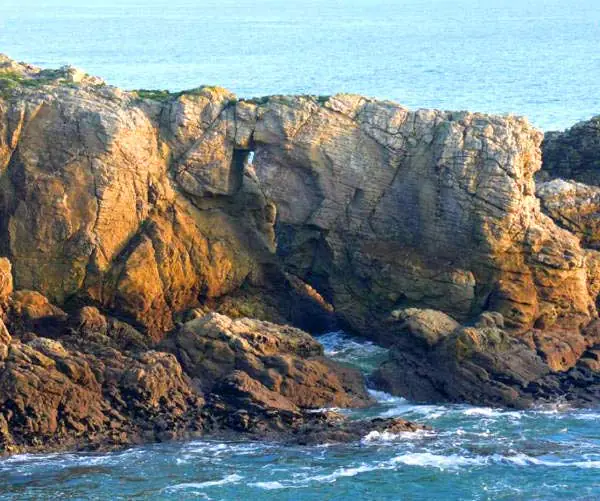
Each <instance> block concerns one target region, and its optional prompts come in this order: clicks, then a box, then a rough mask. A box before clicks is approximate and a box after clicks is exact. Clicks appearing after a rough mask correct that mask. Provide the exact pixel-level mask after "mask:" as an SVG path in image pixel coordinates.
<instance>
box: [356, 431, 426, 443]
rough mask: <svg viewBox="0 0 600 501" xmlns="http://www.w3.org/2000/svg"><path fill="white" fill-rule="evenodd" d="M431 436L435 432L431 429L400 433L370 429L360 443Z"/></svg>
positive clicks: (419, 438)
mask: <svg viewBox="0 0 600 501" xmlns="http://www.w3.org/2000/svg"><path fill="white" fill-rule="evenodd" d="M433 436H435V432H433V431H431V430H417V431H404V432H400V433H391V432H389V431H382V432H380V431H371V432H369V433H367V434H366V435H365V436H364V437H363V438H362V440H361V443H363V444H369V443H388V442H397V441H402V440H421V439H423V438H428V437H433Z"/></svg>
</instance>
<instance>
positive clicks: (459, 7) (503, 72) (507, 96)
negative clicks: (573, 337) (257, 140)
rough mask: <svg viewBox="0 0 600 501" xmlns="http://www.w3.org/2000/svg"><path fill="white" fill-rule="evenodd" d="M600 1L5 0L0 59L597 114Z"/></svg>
mask: <svg viewBox="0 0 600 501" xmlns="http://www.w3.org/2000/svg"><path fill="white" fill-rule="evenodd" d="M599 47H600V2H599V1H598V0H568V1H565V0H295V1H285V0H168V1H167V0H85V1H84V0H0V52H5V53H7V54H8V55H10V56H11V57H13V58H15V59H19V60H25V61H28V62H30V63H34V64H37V65H40V66H43V67H56V66H58V65H62V64H73V65H76V66H78V67H81V68H83V69H85V70H86V71H88V72H89V73H92V74H96V75H99V76H102V77H103V78H105V79H106V80H107V81H108V82H109V83H112V84H115V85H118V86H121V87H124V88H166V89H171V90H181V89H184V88H190V87H195V86H198V85H200V84H212V85H221V86H223V87H227V88H229V89H231V90H233V91H234V92H236V93H237V94H238V95H239V96H242V97H251V96H258V95H265V94H277V93H279V94H283V93H301V94H303V93H311V94H331V93H336V92H355V93H360V94H365V95H368V96H373V97H378V98H385V99H392V100H395V101H397V102H399V103H401V104H404V105H406V106H408V107H411V108H420V107H436V108H442V109H451V110H457V109H458V110H460V109H468V110H474V111H483V112H493V113H515V114H519V115H526V116H528V117H529V118H530V120H531V121H532V123H534V124H535V125H536V126H538V127H540V128H542V129H544V130H550V129H557V128H565V127H567V126H570V125H572V124H573V123H575V122H576V121H579V120H582V119H587V118H589V117H591V116H592V115H594V114H598V113H600V78H599V77H600V50H598V48H599Z"/></svg>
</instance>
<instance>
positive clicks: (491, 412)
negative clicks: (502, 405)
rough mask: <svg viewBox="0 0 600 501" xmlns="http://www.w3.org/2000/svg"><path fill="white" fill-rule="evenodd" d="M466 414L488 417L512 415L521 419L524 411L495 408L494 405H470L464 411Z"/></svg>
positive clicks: (511, 416)
mask: <svg viewBox="0 0 600 501" xmlns="http://www.w3.org/2000/svg"><path fill="white" fill-rule="evenodd" d="M463 414H464V415H465V416H482V417H488V418H499V417H510V418H515V419H521V418H522V417H523V413H522V412H519V411H506V410H503V409H494V408H492V407H470V408H468V409H465V410H464V411H463Z"/></svg>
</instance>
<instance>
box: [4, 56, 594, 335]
mask: <svg viewBox="0 0 600 501" xmlns="http://www.w3.org/2000/svg"><path fill="white" fill-rule="evenodd" d="M5 65H6V63H5ZM10 68H11V69H10V71H11V72H13V73H17V74H19V75H20V76H19V78H20V79H21V81H25V82H27V85H21V86H20V87H18V88H17V89H16V90H13V91H12V92H8V93H6V92H5V98H4V101H3V104H2V116H1V117H0V118H1V119H0V122H2V124H3V125H2V128H3V134H2V137H3V139H2V141H1V143H2V144H1V147H0V149H1V150H2V151H3V161H2V165H3V170H4V173H3V175H2V178H1V179H2V182H1V183H0V214H2V221H3V227H2V228H0V231H2V232H3V233H4V235H5V236H6V238H5V239H4V240H3V241H4V245H5V248H4V249H3V251H4V253H5V254H6V255H8V256H9V257H10V258H11V260H12V262H13V266H14V275H15V281H16V284H17V286H18V287H19V288H21V289H32V290H38V291H40V292H42V293H44V294H45V295H47V296H48V297H49V298H50V299H51V300H52V301H53V302H55V303H57V304H59V305H61V304H63V303H64V302H65V301H66V300H67V299H68V298H72V297H78V298H80V299H81V298H83V300H85V301H88V302H94V303H96V304H98V305H100V306H102V307H104V308H108V309H111V310H114V311H116V312H118V313H119V314H121V315H126V316H128V317H130V318H131V319H132V320H133V321H135V322H137V323H138V324H139V325H140V327H142V328H144V329H145V330H147V331H148V332H149V333H150V334H151V335H152V336H153V337H154V338H155V339H159V338H160V337H161V336H162V333H164V332H165V331H168V330H169V329H171V328H172V327H173V326H174V313H177V312H181V311H185V310H186V309H188V308H190V307H193V306H197V305H198V304H199V303H201V302H202V301H205V300H206V299H209V298H216V297H220V296H224V295H226V294H227V293H231V292H234V291H235V290H237V289H238V288H239V287H240V286H241V285H242V284H243V283H245V282H248V283H250V284H258V285H261V284H264V283H265V282H268V281H269V279H266V278H265V273H266V271H265V269H266V267H267V268H268V266H269V265H272V264H273V262H274V260H273V254H272V251H273V249H274V233H273V224H274V223H275V220H277V230H278V242H277V245H278V253H279V256H280V257H281V258H282V259H283V263H284V265H285V268H286V269H287V271H289V272H291V273H292V274H294V275H297V276H299V277H300V278H302V279H304V280H305V281H307V282H309V283H310V284H311V285H312V286H313V287H314V288H316V289H317V291H318V292H319V293H321V294H322V295H323V296H324V297H325V299H326V300H328V301H329V302H331V303H332V304H333V305H334V307H335V309H336V314H337V315H338V317H340V318H342V319H343V320H344V321H345V322H346V323H347V324H349V325H350V326H351V327H353V328H354V329H356V330H358V331H363V332H364V331H367V330H369V329H372V328H373V326H374V325H381V321H382V320H383V319H384V318H386V317H387V316H388V315H389V312H390V311H392V310H394V309H398V308H403V307H409V306H419V307H423V306H425V307H430V308H433V309H438V310H441V311H444V312H446V313H449V314H451V315H453V316H454V317H456V318H457V319H459V320H461V319H462V320H464V319H466V318H468V317H470V316H472V315H476V314H478V313H479V312H480V311H482V310H486V309H488V310H495V311H499V312H501V313H502V314H503V315H504V317H505V319H506V322H507V324H508V325H510V326H511V327H513V328H516V329H520V330H526V329H527V328H529V327H531V326H532V325H533V324H534V323H535V322H536V321H537V320H538V318H540V316H542V315H544V314H545V312H546V310H548V309H552V308H553V309H555V310H556V311H557V321H559V322H560V321H562V320H564V321H565V322H568V323H569V324H570V325H573V326H575V327H577V326H579V325H582V324H584V323H585V322H586V321H588V320H589V318H590V316H592V315H594V314H595V306H594V299H595V298H592V297H591V296H590V294H589V291H588V290H587V286H586V283H587V281H586V280H587V278H586V268H585V266H584V264H583V261H584V253H583V252H582V250H581V249H580V247H579V244H578V241H577V239H576V238H574V237H573V236H572V235H571V234H570V233H568V232H565V231H560V230H559V229H557V228H556V227H555V225H554V224H553V223H552V222H551V220H550V219H548V218H547V217H545V216H544V215H543V214H541V212H540V211H539V208H538V202H537V200H536V198H535V196H534V191H535V190H534V183H533V175H534V173H535V171H536V170H538V169H539V167H540V154H539V148H538V147H539V143H540V141H541V134H540V133H539V132H537V131H536V130H535V129H533V128H532V127H530V126H529V124H528V123H527V122H526V121H524V120H522V119H518V118H513V117H508V118H500V117H492V116H486V115H480V114H472V113H466V112H464V113H448V112H438V111H425V110H419V111H417V112H410V111H408V110H406V109H405V108H402V107H401V106H399V105H396V104H393V103H389V102H377V101H373V100H369V99H365V98H362V97H359V96H347V95H340V96H334V97H332V98H328V99H326V100H317V99H315V98H310V97H271V98H267V99H265V100H262V101H261V100H258V101H235V98H234V96H233V95H232V94H230V93H228V92H227V91H225V90H222V89H217V88H208V87H205V88H202V89H198V90H196V91H193V92H189V93H182V94H179V95H171V96H168V97H167V98H162V99H161V100H153V99H147V98H144V99H142V98H141V97H140V94H135V93H124V92H121V91H119V90H118V89H114V88H112V87H109V86H106V85H102V83H101V82H99V81H98V80H97V79H88V78H87V77H85V76H80V77H79V78H78V79H77V81H76V82H75V80H73V77H72V72H69V71H66V70H63V71H62V72H60V71H58V72H56V71H55V72H53V73H51V74H48V73H47V72H45V71H40V70H36V69H32V68H29V67H26V66H22V67H21V66H18V65H17V66H15V65H14V63H11V66H10ZM5 71H6V70H5ZM65 82H66V83H67V84H68V85H67V84H65ZM144 96H145V95H144V94H142V97H144ZM150 97H152V96H150ZM251 150H252V151H253V152H254V159H253V165H252V167H250V166H247V165H246V167H245V164H246V163H247V161H246V156H247V153H248V152H249V151H251ZM59 151H60V154H58V153H55V152H59ZM254 172H255V173H256V174H254ZM263 193H264V194H263ZM265 194H266V197H265ZM273 202H274V203H273ZM42 214H44V216H45V217H42V216H41V215H42ZM465 249H469V251H468V252H465Z"/></svg>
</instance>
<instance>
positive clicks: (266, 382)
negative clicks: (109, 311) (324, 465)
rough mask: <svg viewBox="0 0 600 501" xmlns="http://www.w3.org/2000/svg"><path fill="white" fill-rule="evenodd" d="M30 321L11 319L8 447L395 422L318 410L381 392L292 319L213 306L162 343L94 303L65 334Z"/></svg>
mask: <svg viewBox="0 0 600 501" xmlns="http://www.w3.org/2000/svg"><path fill="white" fill-rule="evenodd" d="M15 296H17V293H16V294H15ZM54 308H55V307H54ZM14 311H15V310H12V313H11V315H10V319H14V318H15V313H14ZM17 318H18V316H17ZM10 319H9V325H11V327H12V326H13V323H12V320H10ZM22 325H23V324H22V323H18V322H17V323H15V324H14V327H15V329H16V331H15V332H17V337H14V338H13V337H12V336H11V335H10V334H9V332H8V330H7V329H6V327H5V325H4V323H0V453H3V452H4V453H7V452H8V453H10V452H21V451H38V450H64V449H82V448H85V449H89V448H94V449H96V448H103V449H107V448H113V447H117V446H123V445H126V444H132V443H141V442H147V441H164V440H171V439H175V438H186V437H193V436H198V435H200V434H206V433H213V434H214V433H231V432H232V431H235V432H238V433H239V432H243V433H246V434H250V435H252V436H255V437H267V436H268V437H269V438H272V439H278V440H292V441H301V438H300V437H304V436H307V437H308V436H309V435H310V436H311V437H313V438H311V439H310V440H311V441H315V440H323V441H327V440H342V439H343V437H347V440H350V439H355V438H357V437H358V438H360V437H361V436H364V435H365V434H367V433H368V432H369V431H372V430H380V429H381V428H382V427H383V428H386V429H387V428H388V427H393V426H394V422H393V420H387V421H384V422H379V421H377V422H369V421H363V422H361V423H362V424H356V423H354V424H348V423H346V420H345V418H341V417H340V418H339V419H337V420H336V421H335V422H332V421H331V420H329V419H327V414H326V413H323V412H316V413H315V412H308V411H307V410H308V409H315V408H318V407H331V406H350V407H356V406H365V405H369V404H370V403H372V402H371V399H370V397H369V396H368V394H367V393H366V391H365V386H364V379H363V378H362V376H361V375H360V374H358V373H357V372H355V371H353V370H351V369H348V368H346V367H341V366H338V365H337V364H334V363H332V362H331V361H327V360H325V359H324V358H323V357H322V352H323V348H322V347H321V346H320V345H319V344H318V343H317V342H316V341H314V340H313V339H312V338H311V337H310V336H309V335H308V334H307V333H305V332H303V331H300V330H298V329H294V328H291V327H287V326H277V325H274V324H269V323H268V322H260V321H256V320H250V319H240V320H232V319H230V318H229V317H226V316H224V315H219V314H210V315H208V316H205V317H200V318H198V319H196V320H192V321H190V322H187V323H186V324H183V326H181V327H180V328H179V329H178V330H177V331H176V332H174V333H173V334H172V335H171V336H169V337H168V338H167V339H166V340H165V341H164V342H163V345H161V346H160V347H159V349H160V350H161V351H158V350H157V349H151V348H148V346H147V345H145V344H144V342H147V337H145V336H143V335H142V334H140V333H139V332H137V331H136V330H135V329H134V328H132V327H131V326H129V325H128V324H125V323H123V322H120V321H119V320H116V319H114V318H107V317H105V316H104V315H102V314H101V313H100V312H99V311H98V310H97V309H95V308H93V307H84V308H82V309H80V310H79V311H78V312H76V313H75V314H73V315H72V316H70V317H69V318H67V319H66V320H65V321H64V322H63V324H62V325H63V330H62V331H61V332H60V333H56V332H54V334H57V337H59V338H60V341H58V340H55V339H50V338H47V337H41V336H39V335H38V334H39V333H43V332H45V331H46V328H45V326H40V325H39V324H28V325H27V328H31V329H37V333H36V332H35V331H31V330H28V331H22V330H20V329H21V328H22ZM169 351H171V352H172V353H169ZM178 359H179V360H181V363H180V362H179V361H178ZM401 424H402V425H403V426H405V429H406V430H408V431H410V430H412V429H414V430H416V429H420V428H421V427H420V426H418V425H414V424H411V423H407V422H404V421H402V423H401ZM390 429H391V428H390ZM361 434H362V435H361ZM306 440H308V438H307V439H306Z"/></svg>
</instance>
